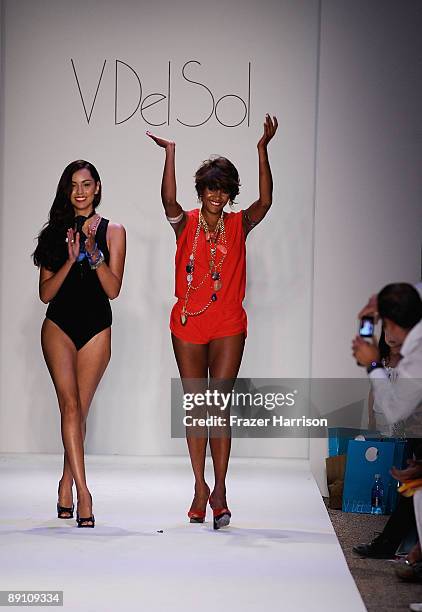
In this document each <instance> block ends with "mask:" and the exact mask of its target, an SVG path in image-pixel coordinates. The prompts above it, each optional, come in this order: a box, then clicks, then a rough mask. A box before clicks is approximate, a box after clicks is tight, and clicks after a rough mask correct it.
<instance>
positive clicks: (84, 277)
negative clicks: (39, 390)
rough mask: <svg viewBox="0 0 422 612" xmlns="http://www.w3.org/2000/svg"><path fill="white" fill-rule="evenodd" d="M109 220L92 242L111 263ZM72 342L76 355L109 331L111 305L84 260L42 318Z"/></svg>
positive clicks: (71, 271)
mask: <svg viewBox="0 0 422 612" xmlns="http://www.w3.org/2000/svg"><path fill="white" fill-rule="evenodd" d="M107 226H108V219H101V221H100V223H99V225H98V227H97V231H96V233H95V240H96V243H97V245H98V248H99V249H100V250H101V251H102V253H103V254H104V259H105V262H106V263H107V264H108V263H109V261H110V253H109V250H108V248H107V241H106V234H107ZM45 316H46V318H47V319H50V321H53V323H55V324H56V325H58V326H59V327H60V329H61V330H62V331H64V333H65V334H67V335H68V336H69V338H70V339H71V340H72V341H73V343H74V345H75V346H76V349H77V350H78V351H79V350H80V349H81V348H82V347H83V346H84V345H85V344H86V343H87V342H88V341H89V340H91V338H93V337H94V336H96V335H97V334H98V333H100V332H101V331H102V330H103V329H106V328H107V327H110V325H111V322H112V314H111V307H110V301H109V299H108V297H107V295H106V293H105V292H104V289H103V288H102V286H101V283H100V281H99V279H98V276H97V273H96V271H95V270H91V268H90V266H89V263H88V260H87V258H86V257H84V258H83V259H82V261H78V262H75V263H74V264H73V266H72V267H71V269H70V272H69V274H68V275H67V276H66V278H65V280H64V281H63V284H62V286H61V287H60V289H59V290H58V292H57V293H56V295H55V296H54V298H53V299H52V300H51V302H50V304H49V305H48V308H47V312H46V314H45Z"/></svg>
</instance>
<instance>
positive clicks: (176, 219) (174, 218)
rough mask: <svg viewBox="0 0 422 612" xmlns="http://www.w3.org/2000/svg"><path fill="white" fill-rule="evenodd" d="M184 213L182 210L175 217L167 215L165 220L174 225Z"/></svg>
mask: <svg viewBox="0 0 422 612" xmlns="http://www.w3.org/2000/svg"><path fill="white" fill-rule="evenodd" d="M184 214H185V213H184V212H181V213H180V215H178V216H177V217H167V221H168V222H169V223H171V224H172V225H174V224H175V223H179V221H181V220H182V219H183V215H184Z"/></svg>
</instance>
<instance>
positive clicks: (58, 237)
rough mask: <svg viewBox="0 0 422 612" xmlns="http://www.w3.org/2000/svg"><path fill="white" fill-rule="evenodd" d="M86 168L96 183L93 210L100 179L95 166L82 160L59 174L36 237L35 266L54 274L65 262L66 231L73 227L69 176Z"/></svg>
mask: <svg viewBox="0 0 422 612" xmlns="http://www.w3.org/2000/svg"><path fill="white" fill-rule="evenodd" d="M83 168H86V169H87V170H89V172H90V173H91V176H92V178H93V179H94V181H95V182H96V183H99V184H100V187H99V190H98V193H97V194H96V195H95V196H94V201H93V206H94V209H95V208H96V207H97V206H98V205H99V203H100V201H101V180H100V175H99V174H98V172H97V169H96V168H95V166H94V165H93V164H91V163H89V162H87V161H85V160H84V159H78V160H76V161H74V162H71V163H70V164H69V165H68V166H66V168H65V169H64V171H63V174H62V175H61V177H60V180H59V184H58V185H57V191H56V197H55V198H54V201H53V204H52V206H51V208H50V213H49V215H48V221H47V223H46V224H45V225H44V227H43V229H42V230H41V232H40V233H39V235H38V244H37V248H36V249H35V251H34V252H33V253H32V258H33V260H34V264H35V265H36V266H38V267H39V266H43V267H44V268H47V270H51V271H52V272H57V270H58V269H59V268H60V267H61V266H62V265H63V264H64V262H65V261H66V259H67V246H66V242H65V239H66V232H67V230H68V229H69V227H72V226H73V222H74V216H75V213H74V210H73V206H72V204H71V201H70V195H71V193H72V177H73V175H74V174H75V172H77V171H78V170H82V169H83Z"/></svg>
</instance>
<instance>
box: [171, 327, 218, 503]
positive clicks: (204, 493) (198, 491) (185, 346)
mask: <svg viewBox="0 0 422 612" xmlns="http://www.w3.org/2000/svg"><path fill="white" fill-rule="evenodd" d="M172 342H173V349H174V355H175V357H176V362H177V366H178V368H179V372H180V377H181V379H182V384H183V389H184V391H185V393H201V392H204V391H205V390H206V388H207V380H208V363H207V360H208V345H206V344H193V343H191V342H185V341H184V340H181V339H180V338H176V336H174V335H173V334H172ZM195 379H197V380H195ZM189 434H191V435H189ZM207 439H208V431H207V428H206V427H197V428H195V429H194V430H193V431H187V434H186V440H187V444H188V449H189V456H190V460H191V464H192V469H193V473H194V476H195V496H194V498H193V501H192V505H191V508H190V511H192V512H195V511H198V512H203V511H204V509H205V507H206V505H207V501H208V497H209V494H210V489H209V487H208V485H207V483H206V482H205V474H204V471H205V454H206V448H207Z"/></svg>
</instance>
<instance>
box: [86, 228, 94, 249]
mask: <svg viewBox="0 0 422 612" xmlns="http://www.w3.org/2000/svg"><path fill="white" fill-rule="evenodd" d="M85 251H86V252H87V253H88V255H92V254H93V252H94V251H95V231H93V230H92V229H91V228H90V227H88V238H87V239H86V240H85Z"/></svg>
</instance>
